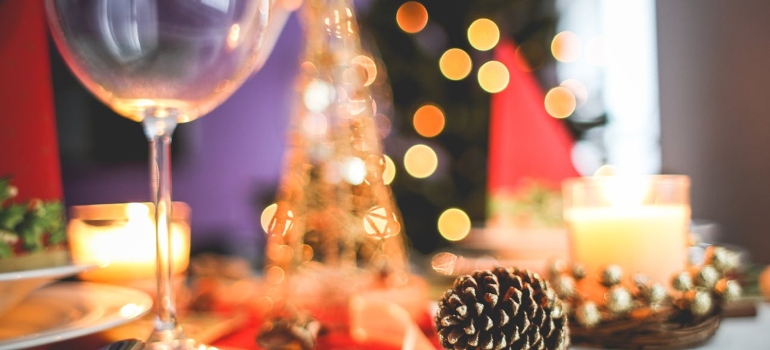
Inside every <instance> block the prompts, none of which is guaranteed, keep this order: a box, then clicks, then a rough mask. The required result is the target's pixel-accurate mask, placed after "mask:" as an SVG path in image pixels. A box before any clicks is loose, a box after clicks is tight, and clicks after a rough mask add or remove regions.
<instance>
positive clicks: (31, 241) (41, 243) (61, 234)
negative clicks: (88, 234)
mask: <svg viewBox="0 0 770 350" xmlns="http://www.w3.org/2000/svg"><path fill="white" fill-rule="evenodd" d="M24 190H25V189H21V191H24ZM19 192H20V189H19V188H17V187H16V186H13V185H12V184H11V178H9V177H0V272H11V271H22V270H31V269H39V268H48V267H55V266H62V265H65V264H68V263H69V261H70V258H69V252H68V250H67V235H66V233H65V230H64V208H63V206H62V203H61V201H59V200H47V201H43V200H40V199H38V198H31V199H29V200H25V201H21V202H17V201H16V200H15V198H16V196H18V194H19Z"/></svg>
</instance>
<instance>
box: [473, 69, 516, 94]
mask: <svg viewBox="0 0 770 350" xmlns="http://www.w3.org/2000/svg"><path fill="white" fill-rule="evenodd" d="M478 77H479V85H481V88H482V89H484V91H486V92H489V93H492V94H494V93H498V92H500V91H503V90H504V89H505V88H506V87H507V86H508V82H509V81H510V78H511V75H510V73H509V72H508V68H506V67H505V65H504V64H502V63H501V62H498V61H489V62H487V63H484V64H483V65H482V66H481V68H479V73H478Z"/></svg>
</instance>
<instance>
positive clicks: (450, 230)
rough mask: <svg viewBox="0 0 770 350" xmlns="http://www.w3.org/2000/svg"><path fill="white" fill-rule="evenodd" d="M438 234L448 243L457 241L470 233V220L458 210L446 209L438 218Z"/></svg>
mask: <svg viewBox="0 0 770 350" xmlns="http://www.w3.org/2000/svg"><path fill="white" fill-rule="evenodd" d="M438 232H439V233H440V234H441V236H442V237H444V238H445V239H447V240H449V241H459V240H461V239H463V238H465V237H467V236H468V233H470V232H471V218H470V217H468V214H466V213H465V212H464V211H462V210H460V209H457V208H450V209H447V210H445V211H444V212H443V213H441V216H439V217H438Z"/></svg>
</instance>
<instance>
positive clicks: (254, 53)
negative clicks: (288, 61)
mask: <svg viewBox="0 0 770 350" xmlns="http://www.w3.org/2000/svg"><path fill="white" fill-rule="evenodd" d="M271 5H272V4H271V0H46V13H47V17H48V21H49V25H50V28H51V32H52V35H53V39H54V42H55V43H56V45H57V47H58V49H59V51H60V52H61V54H62V57H63V58H64V61H65V62H66V63H67V65H68V66H69V68H70V69H71V70H72V71H73V72H74V74H75V76H77V78H78V79H79V80H80V81H81V82H82V83H83V84H84V85H85V86H86V88H87V89H88V90H89V91H90V92H91V93H93V94H94V95H95V96H96V97H97V98H98V99H99V100H101V101H102V102H103V103H105V104H106V105H108V106H109V107H111V108H112V109H113V110H114V111H116V112H117V113H118V114H120V115H122V116H124V117H126V118H129V119H131V120H135V121H137V122H141V123H142V126H143V128H144V133H145V136H146V137H147V139H148V141H149V142H150V182H151V184H150V189H151V194H152V201H153V202H154V204H155V208H156V210H155V219H156V226H155V230H156V232H155V233H156V254H157V268H156V272H157V299H156V303H155V304H156V306H155V309H156V312H157V314H156V320H155V322H154V330H153V332H152V334H151V335H150V337H149V340H148V342H147V343H148V345H147V348H149V349H205V348H206V347H205V346H204V345H201V344H199V343H198V342H196V341H195V340H193V339H190V338H188V337H187V336H186V335H185V334H184V332H183V331H182V329H181V327H180V326H179V323H178V322H177V315H176V308H175V303H174V295H173V293H172V289H171V288H172V286H171V283H170V282H171V273H172V271H171V264H170V259H169V257H170V251H171V247H170V244H171V243H170V239H169V232H170V229H169V225H170V223H171V176H170V170H171V169H170V166H171V165H170V159H169V157H170V144H171V136H172V133H173V131H174V129H175V127H176V125H177V124H178V123H186V122H189V121H192V120H195V119H197V118H199V117H201V116H203V115H205V114H206V113H208V112H209V111H211V110H212V109H213V108H215V107H216V106H218V105H219V104H220V103H222V101H224V100H225V99H226V98H228V97H229V96H230V95H231V94H232V93H233V92H234V91H235V90H236V89H237V88H238V87H240V86H241V84H242V83H243V82H244V80H245V79H246V78H247V77H248V76H249V75H250V74H251V73H252V72H253V71H254V70H255V69H256V68H257V65H260V64H261V63H262V62H264V59H263V58H264V56H261V55H265V53H264V52H262V43H263V38H264V37H265V33H266V30H267V28H268V27H267V24H268V17H269V15H270V9H271Z"/></svg>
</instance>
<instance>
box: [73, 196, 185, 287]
mask: <svg viewBox="0 0 770 350" xmlns="http://www.w3.org/2000/svg"><path fill="white" fill-rule="evenodd" d="M172 215H173V216H172V220H171V242H172V243H171V247H172V252H171V265H172V271H173V274H174V275H178V274H180V273H182V272H184V271H185V270H186V269H187V266H188V264H189V262H190V207H189V206H188V205H187V204H185V203H182V202H174V203H173V204H172ZM154 221H155V213H154V205H153V204H152V203H116V204H97V205H82V206H73V207H71V208H70V210H69V221H68V224H67V235H68V238H69V244H70V250H71V252H72V260H73V261H74V262H75V263H83V264H97V265H99V266H100V267H101V268H98V269H93V270H90V271H86V272H84V273H82V274H80V275H79V277H80V278H81V279H83V280H86V281H93V282H104V283H114V284H129V285H130V284H136V283H141V282H142V281H154V279H155V222H154Z"/></svg>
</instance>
